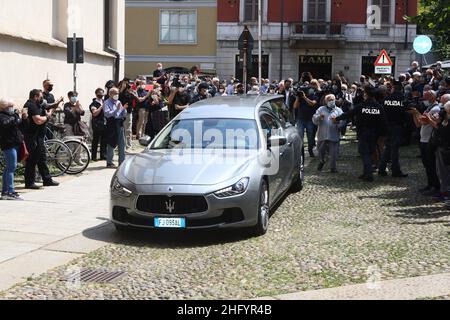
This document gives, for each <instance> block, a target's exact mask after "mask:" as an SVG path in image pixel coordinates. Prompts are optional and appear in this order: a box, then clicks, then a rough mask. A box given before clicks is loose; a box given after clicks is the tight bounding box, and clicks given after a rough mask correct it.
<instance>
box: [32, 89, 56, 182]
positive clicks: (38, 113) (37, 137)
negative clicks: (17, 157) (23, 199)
mask: <svg viewBox="0 0 450 320" xmlns="http://www.w3.org/2000/svg"><path fill="white" fill-rule="evenodd" d="M24 108H25V109H27V110H28V119H29V120H28V121H29V123H28V126H27V129H26V131H25V143H26V146H27V149H28V152H29V153H30V155H29V157H28V160H27V163H26V165H25V188H26V189H32V190H37V189H40V187H38V186H37V185H36V166H37V167H38V169H39V174H40V175H41V177H42V180H43V182H44V187H56V186H59V183H58V182H56V181H54V180H53V179H52V177H51V176H50V170H49V169H48V166H47V152H46V150H45V145H44V138H45V133H46V124H47V123H48V122H49V121H50V119H51V118H52V116H53V113H54V111H55V109H54V108H53V109H50V110H46V109H45V105H44V96H43V95H42V91H41V90H38V89H34V90H31V92H30V95H29V99H28V101H27V102H26V103H25V106H24Z"/></svg>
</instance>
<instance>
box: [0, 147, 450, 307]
mask: <svg viewBox="0 0 450 320" xmlns="http://www.w3.org/2000/svg"><path fill="white" fill-rule="evenodd" d="M417 155H418V147H417V146H411V147H407V148H404V149H402V164H403V167H404V171H405V172H408V173H409V174H410V177H409V178H407V179H404V180H395V179H393V178H389V177H387V178H377V180H376V182H375V183H373V184H366V183H363V182H360V181H359V180H358V179H357V177H358V175H359V173H360V167H361V164H360V160H359V158H358V157H357V154H356V145H355V141H351V142H345V143H344V144H343V147H342V155H341V159H340V162H339V171H340V173H339V174H335V175H333V174H331V173H328V172H327V167H326V168H325V169H326V170H325V171H324V172H323V173H321V174H318V173H317V171H316V167H317V162H316V160H313V161H311V162H309V163H308V164H307V171H306V173H307V181H306V186H305V189H304V190H303V191H302V192H301V193H298V194H291V195H289V196H288V197H287V198H286V199H285V200H284V202H282V203H281V205H280V206H279V207H278V209H277V210H276V212H275V213H274V215H273V217H272V220H271V226H270V229H269V232H268V234H267V235H266V236H264V237H260V238H250V239H249V238H246V237H245V236H243V235H241V233H242V232H240V231H237V232H227V233H224V232H221V233H215V232H210V233H204V232H201V233H198V232H197V233H183V234H180V233H178V234H177V233H146V232H138V233H136V234H132V235H130V236H128V237H125V236H124V237H122V240H121V241H120V242H119V243H114V244H110V245H108V246H105V247H103V248H101V249H99V250H97V251H94V252H92V253H90V254H88V255H86V256H84V257H82V258H79V259H77V260H74V261H73V262H72V263H70V264H69V265H66V266H63V267H59V268H56V269H54V270H52V271H50V272H48V273H46V274H44V275H42V276H39V277H37V278H30V279H29V280H28V281H27V282H25V283H23V284H20V285H17V286H16V287H14V288H12V289H10V290H8V291H6V292H3V293H1V294H0V298H6V299H43V298H44V299H122V298H127V299H184V298H193V299H203V298H206V299H218V298H242V299H250V298H256V297H265V296H273V295H278V294H285V293H291V292H296V291H304V290H314V289H322V288H332V287H338V286H343V285H349V284H358V283H365V282H377V281H382V280H390V279H399V278H406V277H415V276H421V275H431V274H439V273H445V272H449V271H450V260H449V259H450V258H449V252H450V236H449V230H450V228H449V226H450V211H449V210H448V209H447V210H446V209H444V206H443V204H440V203H435V202H433V200H432V199H430V198H425V197H423V196H421V195H419V194H418V192H417V190H418V189H419V188H420V187H422V184H423V181H424V180H425V176H424V172H423V168H422V165H421V163H420V159H419V158H417ZM73 268H88V269H106V270H108V271H124V272H126V276H125V277H123V278H121V279H120V280H119V281H118V282H116V283H113V284H109V285H108V284H105V285H100V284H81V285H80V286H76V285H74V284H70V285H68V283H66V282H63V281H61V279H62V278H64V276H65V274H67V272H69V271H70V270H72V271H73ZM68 270H69V271H68ZM447 298H448V297H447Z"/></svg>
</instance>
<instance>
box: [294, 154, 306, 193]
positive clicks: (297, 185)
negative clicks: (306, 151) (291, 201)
mask: <svg viewBox="0 0 450 320" xmlns="http://www.w3.org/2000/svg"><path fill="white" fill-rule="evenodd" d="M295 170H297V172H296V173H295V178H294V182H293V184H292V192H294V193H295V192H299V191H302V190H303V184H304V181H305V162H304V159H303V156H301V158H300V164H299V165H298V166H297V168H296V169H295Z"/></svg>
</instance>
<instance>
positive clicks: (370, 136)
mask: <svg viewBox="0 0 450 320" xmlns="http://www.w3.org/2000/svg"><path fill="white" fill-rule="evenodd" d="M375 97H376V90H375V88H372V87H370V86H366V87H365V88H364V102H363V103H361V104H359V105H358V106H355V108H354V109H353V110H350V111H348V112H346V113H344V114H343V115H341V116H339V117H337V118H336V119H335V120H334V121H336V122H337V121H341V120H347V119H351V118H352V117H355V118H356V131H357V134H358V141H359V142H358V151H359V153H360V154H361V157H362V160H363V165H364V173H363V175H362V176H360V177H359V178H360V179H362V180H365V181H368V182H372V181H374V179H373V169H372V155H373V153H374V152H375V149H376V146H377V140H378V138H379V137H381V136H383V135H385V133H386V119H385V115H384V111H383V107H382V106H381V105H380V104H379V103H378V102H377V101H376V100H375Z"/></svg>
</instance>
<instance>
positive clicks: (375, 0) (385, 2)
mask: <svg viewBox="0 0 450 320" xmlns="http://www.w3.org/2000/svg"><path fill="white" fill-rule="evenodd" d="M372 5H374V6H379V7H380V10H381V24H385V25H386V24H390V23H391V0H372Z"/></svg>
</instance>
